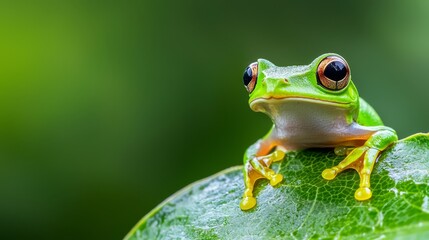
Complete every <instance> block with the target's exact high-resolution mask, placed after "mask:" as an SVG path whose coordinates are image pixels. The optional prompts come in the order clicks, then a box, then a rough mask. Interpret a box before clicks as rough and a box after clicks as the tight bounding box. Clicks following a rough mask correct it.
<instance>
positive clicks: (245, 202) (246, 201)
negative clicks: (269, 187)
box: [240, 197, 256, 211]
mask: <svg viewBox="0 0 429 240" xmlns="http://www.w3.org/2000/svg"><path fill="white" fill-rule="evenodd" d="M255 205H256V198H254V197H243V199H241V202H240V208H241V210H243V211H245V210H249V209H252V208H253V207H254V206H255Z"/></svg>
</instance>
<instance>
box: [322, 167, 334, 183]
mask: <svg viewBox="0 0 429 240" xmlns="http://www.w3.org/2000/svg"><path fill="white" fill-rule="evenodd" d="M337 173H338V172H337V170H335V169H334V168H327V169H325V170H323V172H322V177H323V178H324V179H326V180H332V179H334V178H335V176H337Z"/></svg>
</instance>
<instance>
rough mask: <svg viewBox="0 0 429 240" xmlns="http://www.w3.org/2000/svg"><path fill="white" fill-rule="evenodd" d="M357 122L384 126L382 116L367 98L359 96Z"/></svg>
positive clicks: (364, 124) (365, 124)
mask: <svg viewBox="0 0 429 240" xmlns="http://www.w3.org/2000/svg"><path fill="white" fill-rule="evenodd" d="M357 122H358V123H359V124H360V125H363V126H382V125H384V124H383V121H381V118H380V116H378V114H377V112H376V111H375V110H374V108H372V107H371V106H370V105H369V104H368V103H367V102H366V101H365V100H363V99H362V98H359V116H358V119H357Z"/></svg>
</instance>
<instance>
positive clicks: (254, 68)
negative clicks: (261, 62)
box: [243, 62, 258, 93]
mask: <svg viewBox="0 0 429 240" xmlns="http://www.w3.org/2000/svg"><path fill="white" fill-rule="evenodd" d="M257 80H258V63H256V62H255V63H252V64H250V65H249V66H248V67H247V68H246V70H244V75H243V83H244V87H245V88H246V90H247V91H248V92H249V93H251V92H252V91H253V89H255V86H256V81H257Z"/></svg>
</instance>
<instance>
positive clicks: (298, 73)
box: [243, 53, 359, 112]
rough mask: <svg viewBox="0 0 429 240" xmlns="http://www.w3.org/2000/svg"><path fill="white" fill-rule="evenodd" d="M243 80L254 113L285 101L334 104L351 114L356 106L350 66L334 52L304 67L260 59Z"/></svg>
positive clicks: (356, 98)
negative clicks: (279, 65)
mask: <svg viewBox="0 0 429 240" xmlns="http://www.w3.org/2000/svg"><path fill="white" fill-rule="evenodd" d="M243 81H244V86H245V87H246V89H247V91H248V92H249V97H250V98H249V104H250V108H251V109H252V110H254V111H262V112H266V111H267V110H266V108H265V107H263V106H266V105H267V104H271V103H274V102H277V100H285V99H293V100H298V101H300V100H302V101H307V102H314V103H316V104H325V105H334V106H337V107H340V108H347V109H349V110H351V111H354V110H356V109H358V107H359V95H358V92H357V90H356V87H355V85H354V84H353V82H352V81H351V75H350V68H349V65H348V64H347V62H346V60H345V59H344V58H342V57H341V56H340V55H337V54H333V53H329V54H323V55H321V56H319V57H318V58H316V59H315V60H314V61H313V62H312V63H310V64H309V65H306V66H288V67H277V66H275V65H274V64H273V63H271V62H269V61H267V60H265V59H259V60H258V62H255V63H252V64H250V65H249V66H248V67H247V68H246V70H245V71H244V76H243ZM354 112H357V111H354Z"/></svg>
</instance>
